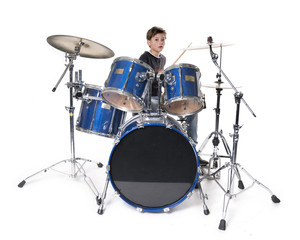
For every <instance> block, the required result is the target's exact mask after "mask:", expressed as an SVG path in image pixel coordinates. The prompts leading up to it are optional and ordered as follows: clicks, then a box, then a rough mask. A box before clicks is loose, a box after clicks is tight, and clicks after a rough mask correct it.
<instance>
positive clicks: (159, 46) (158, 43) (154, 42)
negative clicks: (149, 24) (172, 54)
mask: <svg viewBox="0 0 300 240" xmlns="http://www.w3.org/2000/svg"><path fill="white" fill-rule="evenodd" d="M165 40H166V35H165V34H163V33H158V34H156V35H154V36H153V37H152V38H151V40H147V43H148V45H149V47H150V49H151V51H153V52H154V53H156V54H159V53H160V52H161V51H162V50H163V49H164V46H165Z"/></svg>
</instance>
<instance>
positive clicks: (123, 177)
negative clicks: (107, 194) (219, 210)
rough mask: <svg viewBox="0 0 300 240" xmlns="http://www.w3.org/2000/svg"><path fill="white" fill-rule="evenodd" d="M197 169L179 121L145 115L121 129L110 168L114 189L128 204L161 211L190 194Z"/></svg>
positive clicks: (193, 150)
mask: <svg viewBox="0 0 300 240" xmlns="http://www.w3.org/2000/svg"><path fill="white" fill-rule="evenodd" d="M198 167H199V160H198V155H197V152H196V150H195V148H194V146H193V145H192V144H191V143H190V141H189V139H188V138H187V136H186V135H185V134H184V133H183V130H182V128H181V126H180V125H179V124H178V122H177V121H176V120H174V119H173V118H171V117H169V116H162V115H143V116H135V117H133V118H131V119H130V120H129V121H127V122H126V123H125V124H124V125H123V126H122V127H121V128H120V132H119V134H118V136H117V138H116V143H115V146H114V148H113V150H112V152H111V155H110V159H109V167H108V169H109V178H110V181H111V183H112V186H113V188H114V189H115V191H116V192H117V193H118V194H119V195H120V197H121V198H122V199H123V200H124V201H125V202H127V203H128V204H130V205H132V206H133V207H136V208H137V209H139V210H143V211H150V212H159V211H168V210H169V209H171V208H173V207H175V206H177V205H178V204H179V203H181V202H182V201H184V200H185V199H186V198H188V197H189V196H190V195H191V193H192V191H193V189H194V187H195V185H196V183H197V180H198V177H199V174H198Z"/></svg>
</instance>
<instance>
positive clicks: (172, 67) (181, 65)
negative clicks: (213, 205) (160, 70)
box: [164, 63, 200, 73]
mask: <svg viewBox="0 0 300 240" xmlns="http://www.w3.org/2000/svg"><path fill="white" fill-rule="evenodd" d="M181 67H187V68H193V69H195V70H197V71H199V73H200V68H199V67H197V66H196V65H193V64H190V63H179V64H175V65H171V66H170V67H167V68H166V69H165V71H164V72H165V73H166V72H168V71H170V70H172V69H175V68H181Z"/></svg>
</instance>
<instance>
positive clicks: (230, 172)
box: [219, 165, 235, 231]
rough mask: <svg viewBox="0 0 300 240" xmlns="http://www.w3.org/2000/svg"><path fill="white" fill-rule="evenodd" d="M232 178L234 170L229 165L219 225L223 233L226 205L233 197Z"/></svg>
mask: <svg viewBox="0 0 300 240" xmlns="http://www.w3.org/2000/svg"><path fill="white" fill-rule="evenodd" d="M234 177H235V170H234V166H233V165H231V167H230V168H229V170H228V183H227V192H226V193H225V194H224V200H223V212H222V219H221V221H220V224H219V229H220V230H223V231H225V230H226V215H227V210H228V205H229V202H230V200H231V198H232V197H233V195H232V192H233V183H234Z"/></svg>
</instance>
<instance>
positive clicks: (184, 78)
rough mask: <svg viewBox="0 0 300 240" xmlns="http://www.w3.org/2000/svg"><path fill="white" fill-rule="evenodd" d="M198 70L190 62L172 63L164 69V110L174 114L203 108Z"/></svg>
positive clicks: (180, 114) (185, 113)
mask: <svg viewBox="0 0 300 240" xmlns="http://www.w3.org/2000/svg"><path fill="white" fill-rule="evenodd" d="M200 76H201V73H200V70H199V68H198V67H196V66H194V65H192V64H179V65H173V66H171V67H169V68H167V69H166V70H165V105H164V107H165V110H166V111H167V112H168V113H170V114H173V115H176V116H187V115H192V114H195V113H197V112H199V111H201V110H202V109H203V100H202V93H201V90H200V81H199V79H200Z"/></svg>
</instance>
